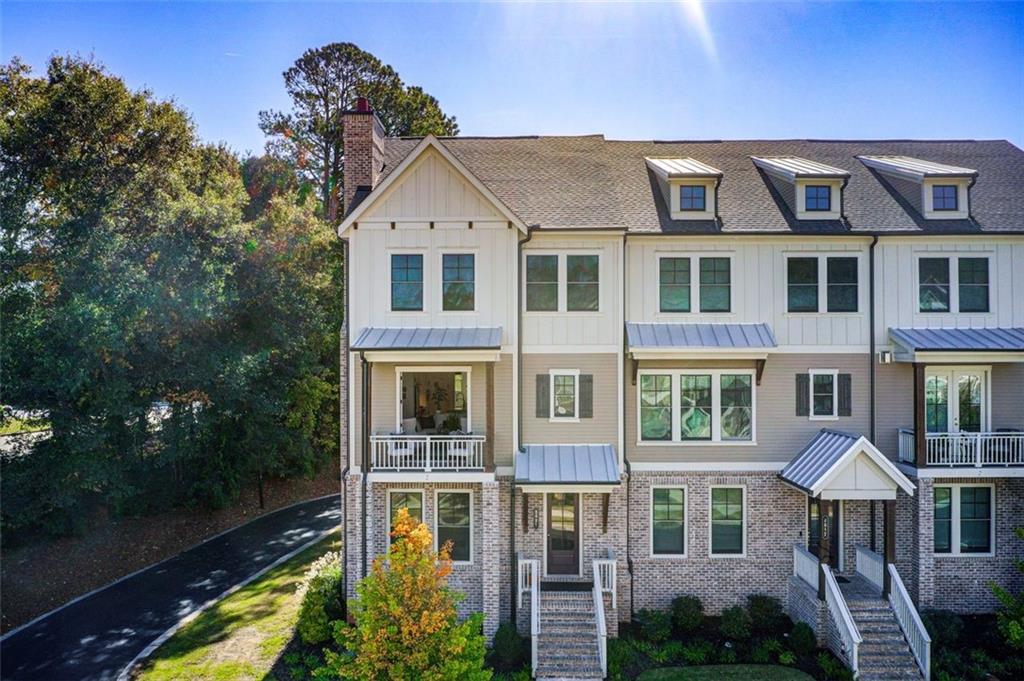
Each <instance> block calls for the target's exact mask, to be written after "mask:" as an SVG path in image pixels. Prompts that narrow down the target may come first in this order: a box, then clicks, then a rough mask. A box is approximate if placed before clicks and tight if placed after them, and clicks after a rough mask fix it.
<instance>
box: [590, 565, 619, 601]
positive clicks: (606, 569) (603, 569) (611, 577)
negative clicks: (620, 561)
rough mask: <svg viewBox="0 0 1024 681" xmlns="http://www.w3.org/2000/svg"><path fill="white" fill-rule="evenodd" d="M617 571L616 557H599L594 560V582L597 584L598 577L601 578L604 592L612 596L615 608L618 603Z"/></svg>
mask: <svg viewBox="0 0 1024 681" xmlns="http://www.w3.org/2000/svg"><path fill="white" fill-rule="evenodd" d="M615 571H616V563H615V559H614V558H598V559H597V560H595V561H594V583H595V584H597V583H598V579H600V584H601V588H602V592H603V593H606V594H609V595H610V596H611V599H612V608H615V607H617V605H618V604H617V602H616V600H617V599H616V597H615V596H616V588H615V583H616V575H615Z"/></svg>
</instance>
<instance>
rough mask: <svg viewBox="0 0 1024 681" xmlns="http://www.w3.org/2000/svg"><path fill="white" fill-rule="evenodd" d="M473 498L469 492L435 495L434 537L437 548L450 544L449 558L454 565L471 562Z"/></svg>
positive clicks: (439, 493)
mask: <svg viewBox="0 0 1024 681" xmlns="http://www.w3.org/2000/svg"><path fill="white" fill-rule="evenodd" d="M472 518H473V496H472V494H471V493H470V492H447V491H446V492H441V491H439V492H438V493H437V517H436V521H435V522H436V527H435V528H434V535H435V536H436V537H437V540H436V541H437V548H438V549H440V548H441V547H443V546H445V544H447V543H448V542H451V554H450V558H451V559H452V561H454V562H456V563H468V562H470V561H472V560H473V520H472Z"/></svg>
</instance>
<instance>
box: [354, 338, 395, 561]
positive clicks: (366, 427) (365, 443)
mask: <svg viewBox="0 0 1024 681" xmlns="http://www.w3.org/2000/svg"><path fill="white" fill-rule="evenodd" d="M359 362H360V364H361V365H362V370H363V380H362V383H363V387H362V395H363V398H362V404H360V405H359V406H360V409H362V412H363V413H362V417H363V418H362V421H363V427H362V431H363V432H362V437H361V438H360V439H361V440H362V449H363V451H362V452H361V453H362V462H361V463H362V468H363V480H362V484H363V508H362V530H363V544H362V546H363V551H362V554H363V555H362V559H363V571H362V576H363V577H365V576H366V575H367V570H366V566H367V557H366V553H367V551H366V549H367V546H366V515H367V514H366V498H367V485H366V478H367V476H368V475H369V474H370V453H369V449H370V410H369V408H368V407H369V405H368V404H367V401H368V400H369V399H370V370H369V363H368V362H367V361H366V354H365V353H364V352H363V351H362V350H360V351H359ZM390 529H391V528H388V530H389V531H390Z"/></svg>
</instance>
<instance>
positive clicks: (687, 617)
mask: <svg viewBox="0 0 1024 681" xmlns="http://www.w3.org/2000/svg"><path fill="white" fill-rule="evenodd" d="M703 622H704V605H703V604H702V603H701V602H700V599H699V598H697V597H696V596H677V597H676V598H674V599H672V624H673V625H675V628H676V632H677V633H680V634H690V633H693V632H695V631H697V630H698V629H700V625H701V624H703Z"/></svg>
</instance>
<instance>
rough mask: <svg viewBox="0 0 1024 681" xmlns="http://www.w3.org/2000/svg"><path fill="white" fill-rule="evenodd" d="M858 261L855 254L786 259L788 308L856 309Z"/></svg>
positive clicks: (837, 310)
mask: <svg viewBox="0 0 1024 681" xmlns="http://www.w3.org/2000/svg"><path fill="white" fill-rule="evenodd" d="M857 263H858V260H857V258H856V257H849V256H824V255H822V256H817V255H812V256H793V257H789V258H786V299H787V306H786V309H787V310H788V311H789V312H856V311H857V297H858V294H857ZM822 272H824V273H825V277H824V279H823V278H822V276H821V273H822ZM822 301H824V309H822Z"/></svg>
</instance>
